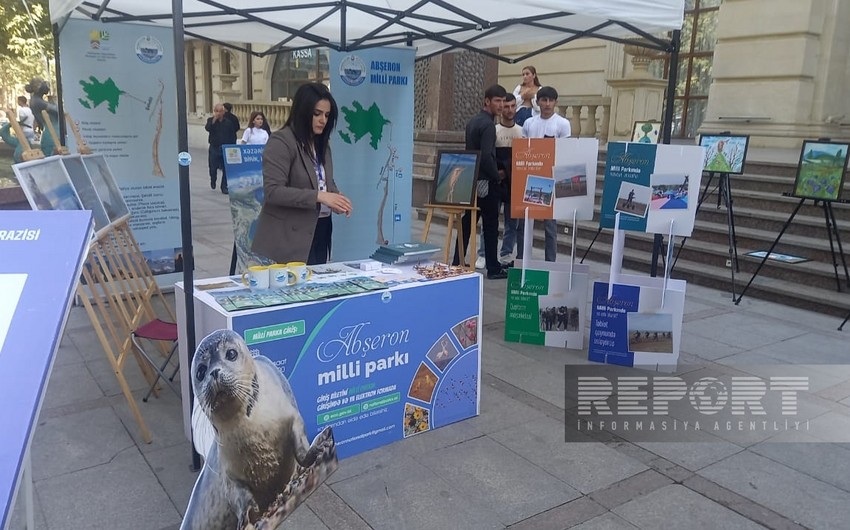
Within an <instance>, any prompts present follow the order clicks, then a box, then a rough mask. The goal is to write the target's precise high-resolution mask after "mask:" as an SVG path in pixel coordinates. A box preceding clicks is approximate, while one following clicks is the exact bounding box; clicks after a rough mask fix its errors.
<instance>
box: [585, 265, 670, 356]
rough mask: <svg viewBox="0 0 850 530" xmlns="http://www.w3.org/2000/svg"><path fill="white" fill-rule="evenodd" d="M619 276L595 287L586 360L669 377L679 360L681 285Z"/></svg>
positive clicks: (643, 277) (598, 283)
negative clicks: (656, 371)
mask: <svg viewBox="0 0 850 530" xmlns="http://www.w3.org/2000/svg"><path fill="white" fill-rule="evenodd" d="M666 282H667V292H666V293H665V292H664V284H665V279H664V278H652V277H648V276H635V275H631V274H620V275H619V276H618V278H617V283H615V284H614V285H613V290H612V296H611V298H608V289H609V284H608V283H607V282H595V283H594V284H593V300H592V304H591V315H590V348H589V350H588V357H587V358H588V359H589V360H591V361H596V362H600V363H608V364H618V365H623V366H639V367H641V368H647V369H655V370H659V371H669V369H671V368H675V367H676V364H677V362H678V360H679V344H680V343H681V340H682V317H683V314H684V308H685V287H686V285H687V283H686V282H685V281H684V280H666Z"/></svg>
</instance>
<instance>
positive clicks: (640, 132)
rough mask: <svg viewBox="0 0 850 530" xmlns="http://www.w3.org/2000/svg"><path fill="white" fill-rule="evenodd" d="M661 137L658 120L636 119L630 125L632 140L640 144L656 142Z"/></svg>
mask: <svg viewBox="0 0 850 530" xmlns="http://www.w3.org/2000/svg"><path fill="white" fill-rule="evenodd" d="M659 138H661V122H660V121H653V120H649V121H636V122H635V123H634V125H632V141H633V142H637V143H640V144H657V143H658V139H659Z"/></svg>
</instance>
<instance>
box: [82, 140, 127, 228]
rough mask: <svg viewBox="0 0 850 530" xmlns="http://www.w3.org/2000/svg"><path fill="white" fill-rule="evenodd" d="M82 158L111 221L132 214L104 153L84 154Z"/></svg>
mask: <svg viewBox="0 0 850 530" xmlns="http://www.w3.org/2000/svg"><path fill="white" fill-rule="evenodd" d="M82 160H83V164H85V166H86V169H87V170H88V172H89V175H90V176H91V180H92V183H93V184H94V188H95V189H96V190H97V195H98V196H99V197H100V201H101V202H102V203H103V208H104V209H105V210H106V215H108V216H109V220H110V222H115V221H117V220H119V219H121V218H123V217H126V216H128V215H130V210H129V209H128V208H127V204H126V203H125V202H124V196H123V195H121V190H120V189H118V185H117V184H116V183H115V178H114V177H113V176H112V171H110V169H109V166H108V165H107V163H106V159H104V158H103V155H92V156H84V157H82Z"/></svg>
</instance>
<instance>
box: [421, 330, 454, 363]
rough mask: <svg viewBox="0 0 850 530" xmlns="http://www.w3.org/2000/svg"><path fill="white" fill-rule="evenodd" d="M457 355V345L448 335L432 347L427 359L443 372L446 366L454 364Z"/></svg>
mask: <svg viewBox="0 0 850 530" xmlns="http://www.w3.org/2000/svg"><path fill="white" fill-rule="evenodd" d="M455 327H457V326H455ZM457 354H458V351H457V348H455V345H454V343H453V342H452V341H451V339H450V338H449V336H448V334H443V336H442V337H440V340H438V341H437V343H436V344H434V345H433V346H431V349H430V350H428V353H427V357H428V358H429V359H431V362H432V363H434V365H435V366H436V367H437V368H439V369H440V371H441V372H442V371H444V370H445V369H446V366H448V365H449V363H450V362H452V359H454V358H455V357H456V356H457Z"/></svg>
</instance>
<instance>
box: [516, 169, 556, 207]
mask: <svg viewBox="0 0 850 530" xmlns="http://www.w3.org/2000/svg"><path fill="white" fill-rule="evenodd" d="M554 187H555V179H551V178H547V177H540V176H537V175H529V176H528V179H527V180H526V181H525V192H524V193H523V194H522V202H524V203H527V204H534V205H537V206H552V199H553V195H554V193H553V191H554Z"/></svg>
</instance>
